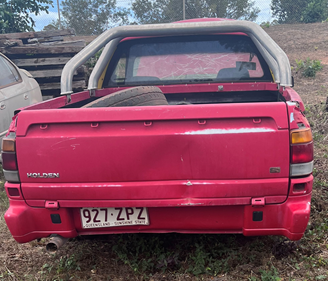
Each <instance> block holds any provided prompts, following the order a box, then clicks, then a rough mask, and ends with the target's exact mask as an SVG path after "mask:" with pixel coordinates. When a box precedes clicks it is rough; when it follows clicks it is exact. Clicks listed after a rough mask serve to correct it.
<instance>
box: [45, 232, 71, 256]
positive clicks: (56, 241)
mask: <svg viewBox="0 0 328 281" xmlns="http://www.w3.org/2000/svg"><path fill="white" fill-rule="evenodd" d="M67 240H68V238H65V237H63V236H60V235H56V236H53V237H51V238H50V241H49V242H48V244H47V246H46V249H47V252H50V253H54V252H56V251H57V250H58V249H59V248H60V247H61V246H63V245H64V244H65V243H66V242H67Z"/></svg>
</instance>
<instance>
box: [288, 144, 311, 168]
mask: <svg viewBox="0 0 328 281" xmlns="http://www.w3.org/2000/svg"><path fill="white" fill-rule="evenodd" d="M290 148H291V156H292V157H291V161H292V164H296V163H306V162H311V161H312V160H313V141H311V142H310V143H305V144H295V145H291V147H290Z"/></svg>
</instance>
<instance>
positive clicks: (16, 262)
mask: <svg viewBox="0 0 328 281" xmlns="http://www.w3.org/2000/svg"><path fill="white" fill-rule="evenodd" d="M265 31H267V32H268V33H269V35H270V36H272V37H273V39H274V40H275V41H276V42H277V43H278V44H279V45H280V46H281V47H282V49H283V50H284V51H285V52H286V53H287V55H288V57H289V59H290V62H291V65H292V67H293V74H294V77H295V90H296V91H297V92H298V93H299V94H300V95H301V97H302V99H303V101H304V103H305V107H306V116H307V118H308V120H309V122H310V124H311V126H312V130H313V137H314V141H315V168H314V175H315V182H314V187H313V188H314V190H313V200H312V206H311V208H312V210H311V219H310V223H309V226H308V229H307V231H306V234H305V236H304V237H303V238H302V239H301V240H300V241H298V242H291V241H288V240H287V239H284V238H281V237H243V236H241V235H180V234H133V235H112V236H96V237H80V238H77V239H72V240H71V241H69V242H68V243H67V244H66V245H65V247H63V248H62V249H60V250H59V251H58V252H57V253H55V254H49V253H47V252H46V250H45V244H46V241H47V239H42V240H41V241H40V242H37V241H33V242H30V243H26V244H18V243H16V242H15V241H14V240H13V238H12V237H11V235H10V233H9V231H8V229H7V227H6V225H5V223H4V220H3V215H1V217H0V242H1V243H0V280H217V281H219V280H220V281H227V280H251V281H255V280H262V281H270V280H272V281H277V280H296V281H298V280H302V281H305V280H328V232H327V231H328V216H327V210H328V207H327V206H328V199H327V195H328V194H327V192H328V183H327V179H328V121H327V120H328V113H327V111H326V100H327V97H328V23H315V24H297V25H281V26H270V27H268V28H265ZM307 58H309V59H312V60H313V59H316V60H320V61H321V63H322V65H323V69H322V70H321V71H319V72H318V73H317V76H316V78H304V77H302V76H301V73H297V63H296V60H303V61H304V60H306V59H307ZM0 177H1V175H0ZM6 208H7V200H6V197H5V194H4V192H3V183H2V186H1V187H0V214H3V213H4V211H5V209H6Z"/></svg>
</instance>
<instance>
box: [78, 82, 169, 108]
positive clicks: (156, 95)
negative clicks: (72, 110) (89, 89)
mask: <svg viewBox="0 0 328 281" xmlns="http://www.w3.org/2000/svg"><path fill="white" fill-rule="evenodd" d="M147 105H168V102H167V100H166V98H165V96H164V94H163V93H162V91H161V90H160V89H159V88H157V87H154V86H141V87H134V88H130V89H125V90H122V91H118V92H116V93H114V94H111V95H108V96H104V97H102V98H99V99H97V100H95V101H93V102H90V103H88V104H86V105H84V106H83V107H109V106H147Z"/></svg>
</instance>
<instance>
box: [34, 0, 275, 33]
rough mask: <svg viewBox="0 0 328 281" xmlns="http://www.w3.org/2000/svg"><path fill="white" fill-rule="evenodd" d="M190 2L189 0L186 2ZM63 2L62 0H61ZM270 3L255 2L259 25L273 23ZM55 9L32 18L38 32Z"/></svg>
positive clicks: (123, 2)
mask: <svg viewBox="0 0 328 281" xmlns="http://www.w3.org/2000/svg"><path fill="white" fill-rule="evenodd" d="M116 1H117V5H118V6H119V7H125V8H128V7H129V6H130V3H131V0H116ZM186 1H188V0H186ZM60 2H61V0H60ZM270 3H271V0H255V6H257V7H259V8H260V10H261V12H260V13H259V15H258V18H257V20H256V22H257V23H259V24H260V23H262V22H266V21H272V16H271V10H270ZM59 5H60V4H59ZM53 6H54V7H51V8H50V9H49V14H47V13H45V12H42V13H41V14H40V15H38V16H35V15H32V18H33V19H34V20H35V23H36V27H35V30H36V31H40V30H42V29H43V27H44V26H46V25H48V24H49V23H51V22H52V21H53V20H55V21H56V20H57V19H58V10H57V9H58V8H57V1H56V0H54V4H53Z"/></svg>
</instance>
